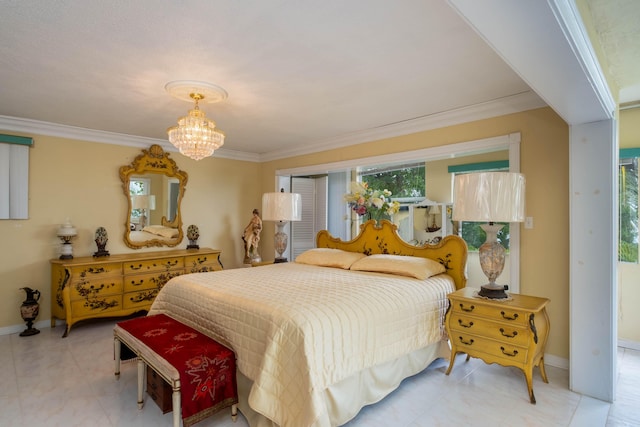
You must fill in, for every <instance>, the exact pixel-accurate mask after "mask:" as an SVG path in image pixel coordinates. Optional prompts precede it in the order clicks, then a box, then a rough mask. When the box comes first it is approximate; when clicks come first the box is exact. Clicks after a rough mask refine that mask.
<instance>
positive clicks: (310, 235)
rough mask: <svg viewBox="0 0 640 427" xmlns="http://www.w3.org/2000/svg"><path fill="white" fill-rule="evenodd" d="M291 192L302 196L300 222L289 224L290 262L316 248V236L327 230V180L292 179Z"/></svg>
mask: <svg viewBox="0 0 640 427" xmlns="http://www.w3.org/2000/svg"><path fill="white" fill-rule="evenodd" d="M291 192H292V193H299V194H300V195H301V196H302V220H301V221H292V222H291V260H295V259H296V257H297V256H298V255H300V254H301V253H302V252H304V251H306V250H307V249H311V248H314V247H315V246H316V234H317V232H318V231H319V230H324V229H325V228H327V178H326V177H322V178H293V179H292V183H291Z"/></svg>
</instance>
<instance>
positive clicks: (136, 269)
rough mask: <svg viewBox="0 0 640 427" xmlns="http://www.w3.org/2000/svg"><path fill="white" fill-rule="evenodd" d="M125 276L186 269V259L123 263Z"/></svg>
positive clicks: (176, 258)
mask: <svg viewBox="0 0 640 427" xmlns="http://www.w3.org/2000/svg"><path fill="white" fill-rule="evenodd" d="M123 268H124V274H132V273H147V272H151V271H162V270H174V269H178V268H180V269H181V268H184V258H183V257H175V258H161V259H153V260H140V261H136V260H132V261H127V262H124V263H123Z"/></svg>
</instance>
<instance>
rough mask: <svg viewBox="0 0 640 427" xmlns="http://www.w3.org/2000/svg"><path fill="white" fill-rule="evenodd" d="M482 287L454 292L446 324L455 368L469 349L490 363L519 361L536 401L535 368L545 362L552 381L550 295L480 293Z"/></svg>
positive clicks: (510, 364) (515, 363) (510, 363)
mask: <svg viewBox="0 0 640 427" xmlns="http://www.w3.org/2000/svg"><path fill="white" fill-rule="evenodd" d="M475 292H476V289H473V288H463V289H460V290H458V291H456V292H453V293H451V294H449V296H448V298H449V309H448V310H447V315H446V317H445V326H446V328H447V333H448V334H449V340H450V342H451V361H450V362H449V368H448V369H447V375H449V372H451V369H452V368H453V364H454V362H455V355H456V354H457V353H466V354H467V360H469V357H477V358H479V359H482V360H484V361H485V362H486V363H497V364H499V365H502V366H515V367H517V368H520V369H521V370H522V372H524V376H525V379H526V381H527V389H528V390H529V399H530V401H531V403H536V398H535V396H534V395H533V367H534V366H539V367H540V375H541V376H542V380H543V381H544V382H545V383H546V382H549V381H548V380H547V374H546V372H545V370H544V349H545V346H546V344H547V337H548V336H549V316H548V315H547V310H546V306H547V303H548V302H549V300H548V299H547V298H538V297H533V296H527V295H519V294H510V295H509V296H510V297H511V300H509V301H499V300H489V299H484V298H477V297H475V296H474V294H475Z"/></svg>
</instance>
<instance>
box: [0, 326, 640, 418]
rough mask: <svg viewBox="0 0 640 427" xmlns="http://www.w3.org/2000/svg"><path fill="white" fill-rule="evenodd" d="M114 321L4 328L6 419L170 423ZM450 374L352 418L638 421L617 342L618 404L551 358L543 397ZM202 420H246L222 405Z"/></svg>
mask: <svg viewBox="0 0 640 427" xmlns="http://www.w3.org/2000/svg"><path fill="white" fill-rule="evenodd" d="M113 324H114V322H113V321H101V322H97V323H92V324H84V325H80V326H78V327H76V328H75V329H73V330H72V332H71V334H70V335H69V337H67V338H65V339H62V338H61V335H62V328H61V327H57V328H55V329H47V328H45V329H43V330H42V332H41V333H40V334H38V335H35V336H32V337H19V336H18V335H17V334H13V335H4V336H0V384H1V387H0V426H11V427H13V426H16V427H19V426H25V427H26V426H35V427H37V426H65V427H67V426H93V427H100V426H126V427H128V426H149V427H151V426H153V427H156V426H171V424H172V418H171V417H172V416H171V414H170V413H169V414H166V415H162V413H161V412H160V409H159V408H158V407H157V406H156V405H155V404H154V403H153V402H152V401H151V400H149V399H148V398H147V402H146V404H145V407H144V409H143V410H142V411H138V409H137V405H136V371H137V370H136V365H135V363H129V364H124V365H123V367H122V375H121V378H120V380H119V381H116V380H115V377H114V375H113V369H114V368H113V365H114V364H113V352H112V349H113V338H112V337H113V333H112V331H113ZM459 357H460V359H459V360H457V362H456V366H455V367H454V369H453V372H452V373H451V375H450V376H446V375H444V371H445V369H446V363H445V362H444V361H436V362H434V363H433V364H432V365H431V366H430V367H429V368H427V369H426V370H425V371H423V372H422V373H420V374H418V375H416V376H414V377H412V378H409V379H407V380H405V381H404V382H403V383H402V385H401V386H400V388H399V389H398V390H396V391H395V392H394V393H392V394H391V395H390V396H388V397H387V398H385V399H384V400H382V401H381V402H379V403H377V404H375V405H372V406H370V407H367V408H365V409H363V410H362V411H361V412H360V414H359V415H358V416H357V417H356V418H355V419H354V420H352V421H351V422H350V423H348V424H347V425H348V426H349V427H360V426H366V427H377V426H385V427H387V426H394V427H396V426H399V427H402V426H407V427H409V426H411V427H418V426H545V427H547V426H576V427H578V426H579V427H583V426H602V425H604V424H605V421H604V420H605V419H607V415H606V414H607V412H608V414H609V415H608V421H606V425H607V426H639V425H640V409H638V408H639V407H640V352H638V351H633V350H621V351H620V353H619V361H620V362H619V368H620V378H619V381H618V399H617V401H616V402H615V403H614V404H613V405H609V404H607V403H604V402H601V401H598V400H595V399H590V398H586V397H581V396H580V395H578V394H575V393H572V392H570V391H569V390H568V389H567V386H568V372H567V371H566V370H563V369H558V368H554V367H552V366H548V367H547V375H548V376H549V381H550V382H549V384H545V383H543V382H542V380H541V379H540V375H539V373H538V372H537V369H536V371H535V372H534V391H535V394H536V398H537V401H538V403H537V405H531V404H530V403H529V401H528V396H527V391H526V386H525V383H524V376H523V375H522V373H521V372H520V371H518V370H517V369H509V368H503V367H500V366H496V365H486V364H485V363H484V362H482V361H479V360H474V359H472V360H471V361H469V362H467V363H465V361H464V356H459ZM197 425H198V426H228V427H231V426H234V427H246V425H247V424H246V421H245V420H244V418H242V416H240V417H239V419H238V422H237V423H235V424H234V423H232V422H231V417H230V416H229V413H228V412H226V411H223V412H221V413H218V414H217V415H216V416H215V417H213V418H210V419H207V420H205V421H202V422H201V423H199V424H197Z"/></svg>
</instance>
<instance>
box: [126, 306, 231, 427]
mask: <svg viewBox="0 0 640 427" xmlns="http://www.w3.org/2000/svg"><path fill="white" fill-rule="evenodd" d="M113 335H114V348H115V364H116V371H115V374H116V378H119V377H120V357H121V343H122V344H124V345H126V346H127V347H128V348H129V349H130V350H131V351H132V352H133V353H134V354H135V356H137V358H138V409H142V407H143V405H144V400H143V397H144V396H143V395H144V384H145V375H146V367H147V366H149V367H150V368H151V369H153V371H154V372H156V373H157V374H158V375H159V376H161V377H162V378H163V379H164V380H165V381H166V382H167V383H168V384H169V385H170V386H171V389H172V390H173V393H172V406H173V425H174V427H179V426H180V418H181V416H182V419H183V423H184V427H189V426H190V425H192V424H195V423H197V422H198V421H200V420H202V419H204V418H206V417H208V416H210V415H213V414H214V413H216V412H218V411H219V410H221V409H223V408H227V407H229V406H231V417H232V419H233V421H236V417H237V413H238V412H237V403H238V392H237V385H236V364H235V354H234V353H233V351H232V350H231V349H229V348H227V347H225V346H224V345H222V344H220V343H218V342H216V341H215V340H213V339H211V338H209V337H207V336H206V335H204V334H202V333H200V332H198V331H197V330H195V329H193V328H191V327H189V326H187V325H184V324H182V323H180V322H178V321H177V320H175V319H172V318H171V317H169V316H166V315H164V314H157V315H153V316H146V317H139V318H135V319H131V320H126V321H124V322H119V323H117V324H116V326H115V327H114V329H113ZM183 394H186V397H185V399H184V400H183V399H182V395H183ZM183 402H184V405H183Z"/></svg>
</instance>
